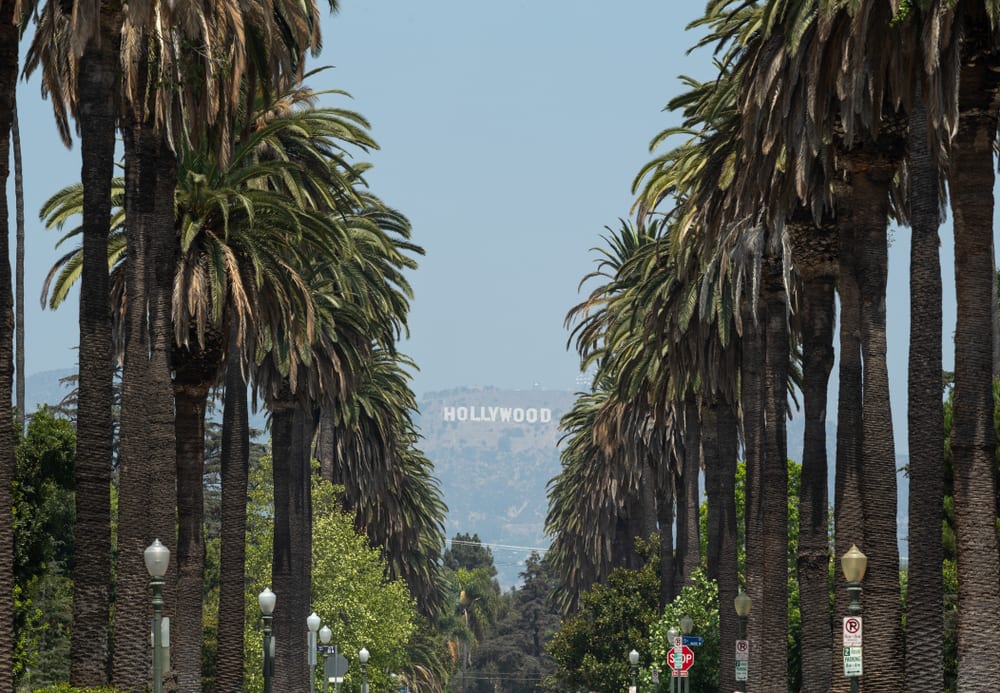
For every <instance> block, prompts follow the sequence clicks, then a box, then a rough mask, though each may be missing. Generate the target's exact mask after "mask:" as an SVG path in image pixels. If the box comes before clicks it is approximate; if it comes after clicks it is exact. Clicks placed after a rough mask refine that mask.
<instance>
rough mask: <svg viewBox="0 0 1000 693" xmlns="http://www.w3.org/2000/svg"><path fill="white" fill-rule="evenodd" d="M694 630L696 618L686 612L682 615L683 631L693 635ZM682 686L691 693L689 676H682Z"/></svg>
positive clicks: (685, 633) (687, 692) (686, 692)
mask: <svg viewBox="0 0 1000 693" xmlns="http://www.w3.org/2000/svg"><path fill="white" fill-rule="evenodd" d="M692 630H694V620H693V619H692V618H691V617H690V616H688V615H687V614H684V615H683V616H681V633H683V634H684V635H691V631H692ZM680 686H681V687H683V689H684V691H685V693H690V691H691V679H690V678H688V677H687V676H684V677H682V678H681V681H680Z"/></svg>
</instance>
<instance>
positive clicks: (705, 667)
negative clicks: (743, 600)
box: [641, 570, 726, 691]
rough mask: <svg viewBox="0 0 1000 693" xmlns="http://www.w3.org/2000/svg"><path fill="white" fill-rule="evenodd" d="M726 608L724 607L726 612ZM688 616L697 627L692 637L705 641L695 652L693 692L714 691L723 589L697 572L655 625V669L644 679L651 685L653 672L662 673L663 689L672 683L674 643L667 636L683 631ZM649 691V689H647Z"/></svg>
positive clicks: (652, 634)
mask: <svg viewBox="0 0 1000 693" xmlns="http://www.w3.org/2000/svg"><path fill="white" fill-rule="evenodd" d="M725 607H726V605H723V608H725ZM684 616H687V617H689V618H690V619H691V621H692V623H693V624H694V627H693V628H692V629H691V634H692V635H698V636H701V637H702V638H704V642H703V644H702V645H701V647H699V648H697V649H696V650H695V660H694V665H693V666H692V667H691V669H690V670H689V674H690V679H691V688H692V689H694V690H696V691H711V690H715V689H717V688H718V686H719V648H720V646H721V645H720V643H719V588H718V587H717V586H716V584H715V581H714V580H709V579H708V578H707V577H706V576H705V573H704V571H702V570H697V571H695V573H694V575H693V576H692V578H691V584H690V585H685V586H684V588H683V589H682V590H681V593H680V594H679V595H678V596H677V598H676V599H674V601H673V602H672V603H670V604H669V605H667V607H666V608H665V609H664V610H663V616H662V617H661V618H660V620H659V621H657V622H656V624H654V626H653V627H652V629H651V632H650V639H649V644H650V651H651V652H652V665H651V666H650V667H649V668H648V669H643V671H642V674H641V678H642V680H643V681H649V680H650V678H651V673H652V672H651V669H652V668H653V667H656V668H658V669H659V676H660V682H661V685H664V683H663V682H664V681H668V680H669V678H670V676H671V673H670V665H669V662H668V659H667V658H668V657H669V656H670V652H671V648H672V647H673V643H672V642H670V639H669V637H668V636H667V632H668V631H669V630H670V629H671V628H675V629H677V630H678V631H680V625H679V624H680V621H681V618H683V617H684ZM644 689H645V687H644Z"/></svg>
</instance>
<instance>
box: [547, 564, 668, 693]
mask: <svg viewBox="0 0 1000 693" xmlns="http://www.w3.org/2000/svg"><path fill="white" fill-rule="evenodd" d="M659 595H660V578H659V576H658V575H657V573H656V569H655V566H654V564H653V563H652V562H649V563H647V564H646V565H645V566H644V567H643V568H641V569H640V570H628V569H626V568H619V569H616V570H614V571H612V572H611V575H610V576H609V577H608V580H607V582H606V583H604V584H597V585H594V587H593V588H592V589H591V590H590V591H589V592H584V593H583V595H582V596H581V598H580V602H581V603H580V609H579V611H577V613H576V614H574V615H573V616H571V617H570V618H567V619H565V620H564V621H563V624H562V628H561V629H560V630H559V632H558V633H556V634H555V635H554V636H553V637H552V641H551V642H550V643H549V645H548V651H549V653H550V654H551V655H552V658H553V659H554V660H555V662H556V671H555V674H553V675H552V676H551V677H549V678H548V679H546V682H545V685H546V688H548V689H550V690H563V691H565V690H581V689H582V690H591V691H621V690H625V688H626V687H627V686H628V684H629V677H630V669H629V661H628V653H629V651H631V650H633V649H635V650H637V651H638V652H639V653H640V666H643V667H648V666H649V664H650V662H651V661H652V657H651V654H650V647H649V637H650V632H651V629H652V628H653V626H654V624H655V623H656V622H657V620H658V618H659V614H658V604H659Z"/></svg>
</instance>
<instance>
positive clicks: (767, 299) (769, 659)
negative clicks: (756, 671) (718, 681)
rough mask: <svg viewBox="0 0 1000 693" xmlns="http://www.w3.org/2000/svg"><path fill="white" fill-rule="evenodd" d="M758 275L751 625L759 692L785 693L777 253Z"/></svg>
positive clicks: (781, 328) (782, 352)
mask: <svg viewBox="0 0 1000 693" xmlns="http://www.w3.org/2000/svg"><path fill="white" fill-rule="evenodd" d="M765 242H766V241H765ZM762 275H763V276H762V281H761V291H762V292H763V295H762V296H761V302H762V304H763V305H762V307H763V309H764V311H765V323H764V364H765V366H764V428H763V431H764V436H763V437H764V446H763V447H764V462H763V465H762V469H761V471H762V481H763V483H762V488H761V492H762V497H761V498H760V502H759V504H758V507H759V508H760V509H761V513H762V516H761V526H760V529H761V533H762V542H761V543H762V545H763V546H762V549H763V554H764V555H763V573H762V577H763V583H764V601H762V602H761V606H762V607H763V608H761V609H760V610H759V611H757V614H758V616H757V617H756V618H755V619H754V620H756V621H759V622H761V647H760V648H759V650H758V651H759V652H760V656H759V658H758V661H759V662H760V666H761V668H762V669H763V670H764V671H767V672H768V675H767V678H766V679H765V685H764V686H763V687H761V689H760V690H762V691H774V693H784V692H785V691H787V690H788V646H787V637H788V444H787V439H786V433H785V421H786V417H787V413H788V403H787V393H788V356H789V351H790V350H789V343H788V302H787V294H786V293H785V284H784V277H783V271H782V256H781V253H780V251H779V252H777V253H774V252H765V255H764V260H763V271H762ZM733 596H734V597H735V596H736V595H735V594H734V595H733ZM731 604H732V600H731V599H730V600H729V601H728V602H725V606H726V608H725V612H727V613H728V612H732V609H731V608H729V607H730V605H731Z"/></svg>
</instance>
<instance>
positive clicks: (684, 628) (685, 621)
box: [681, 614, 694, 635]
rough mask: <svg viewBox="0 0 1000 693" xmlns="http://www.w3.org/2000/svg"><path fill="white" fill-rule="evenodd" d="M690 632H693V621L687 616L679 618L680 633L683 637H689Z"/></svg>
mask: <svg viewBox="0 0 1000 693" xmlns="http://www.w3.org/2000/svg"><path fill="white" fill-rule="evenodd" d="M692 630H694V620H693V619H692V618H691V617H690V616H688V615H687V614H684V615H683V616H681V632H682V633H684V635H691V631H692Z"/></svg>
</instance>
